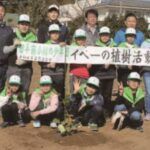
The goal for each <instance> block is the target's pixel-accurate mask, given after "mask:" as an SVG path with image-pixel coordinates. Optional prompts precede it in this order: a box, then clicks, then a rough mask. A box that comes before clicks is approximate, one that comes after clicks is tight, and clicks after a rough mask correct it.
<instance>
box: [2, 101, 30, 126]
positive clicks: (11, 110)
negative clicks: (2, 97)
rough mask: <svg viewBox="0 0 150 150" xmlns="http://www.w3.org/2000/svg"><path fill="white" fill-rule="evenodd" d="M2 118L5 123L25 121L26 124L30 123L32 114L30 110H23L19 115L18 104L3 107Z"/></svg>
mask: <svg viewBox="0 0 150 150" xmlns="http://www.w3.org/2000/svg"><path fill="white" fill-rule="evenodd" d="M2 117H3V121H4V122H9V123H14V124H15V123H17V121H19V120H23V121H24V122H25V123H27V122H29V121H30V119H31V118H30V113H29V111H28V110H23V111H22V112H21V113H20V114H19V113H18V106H17V104H16V103H11V104H6V105H4V106H3V107H2Z"/></svg>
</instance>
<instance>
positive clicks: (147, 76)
mask: <svg viewBox="0 0 150 150" xmlns="http://www.w3.org/2000/svg"><path fill="white" fill-rule="evenodd" d="M143 78H144V85H145V91H146V96H145V110H146V112H147V113H150V72H145V73H144V74H143Z"/></svg>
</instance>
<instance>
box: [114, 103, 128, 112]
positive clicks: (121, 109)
mask: <svg viewBox="0 0 150 150" xmlns="http://www.w3.org/2000/svg"><path fill="white" fill-rule="evenodd" d="M126 110H127V108H126V106H125V105H124V104H120V105H116V106H115V108H114V112H117V111H126Z"/></svg>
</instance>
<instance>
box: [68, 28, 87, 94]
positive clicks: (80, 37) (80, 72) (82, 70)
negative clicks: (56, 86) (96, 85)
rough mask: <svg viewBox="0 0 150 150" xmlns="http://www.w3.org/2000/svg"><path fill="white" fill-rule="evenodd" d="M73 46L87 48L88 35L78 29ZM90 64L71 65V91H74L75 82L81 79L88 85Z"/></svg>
mask: <svg viewBox="0 0 150 150" xmlns="http://www.w3.org/2000/svg"><path fill="white" fill-rule="evenodd" d="M71 45H72V46H86V33H85V31H84V30H82V29H77V30H76V31H75V33H74V42H73V43H72V44H71ZM89 68H90V64H88V65H83V64H71V66H70V76H71V91H73V82H74V80H75V79H80V81H81V83H86V80H87V79H88V78H89V70H88V69H89Z"/></svg>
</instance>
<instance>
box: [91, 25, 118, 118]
mask: <svg viewBox="0 0 150 150" xmlns="http://www.w3.org/2000/svg"><path fill="white" fill-rule="evenodd" d="M96 46H99V47H115V46H116V44H115V42H114V41H113V39H112V38H111V32H110V28H108V27H106V26H103V27H101V28H100V30H99V39H98V40H97V41H96ZM93 70H94V76H96V77H98V78H99V79H100V81H101V90H100V91H101V93H102V95H103V97H104V107H105V109H106V113H107V115H108V116H111V115H112V112H113V110H112V103H111V94H112V88H113V82H114V78H115V77H116V67H115V66H114V65H109V64H104V65H93ZM106 89H107V90H106Z"/></svg>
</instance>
